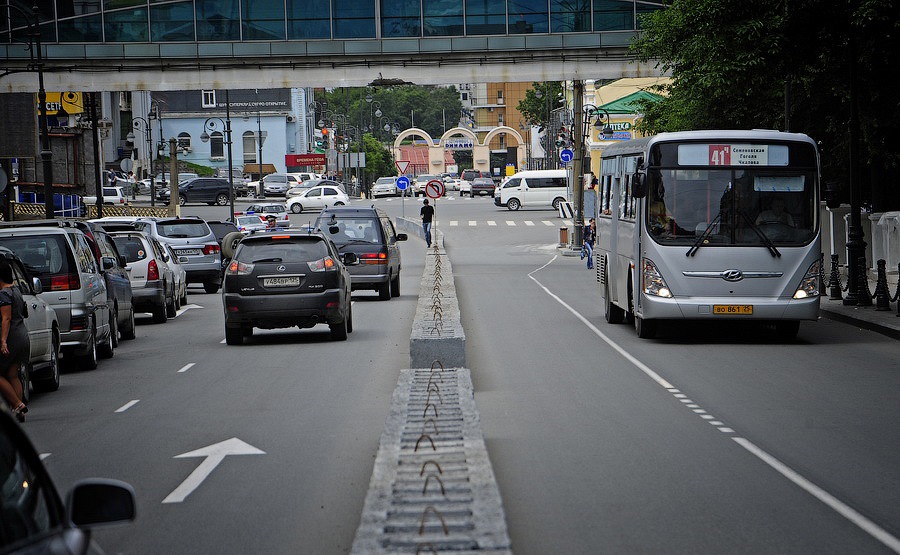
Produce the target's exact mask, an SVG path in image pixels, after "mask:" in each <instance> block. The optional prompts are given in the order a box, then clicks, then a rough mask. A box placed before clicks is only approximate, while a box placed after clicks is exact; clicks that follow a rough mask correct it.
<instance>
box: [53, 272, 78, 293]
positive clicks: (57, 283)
mask: <svg viewBox="0 0 900 555" xmlns="http://www.w3.org/2000/svg"><path fill="white" fill-rule="evenodd" d="M73 289H81V278H80V277H79V276H78V274H60V275H57V276H52V277H51V278H50V290H51V291H71V290H73Z"/></svg>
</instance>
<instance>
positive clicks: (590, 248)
mask: <svg viewBox="0 0 900 555" xmlns="http://www.w3.org/2000/svg"><path fill="white" fill-rule="evenodd" d="M596 240H597V222H595V221H594V218H591V221H590V222H589V223H588V225H586V226H584V244H583V245H582V247H581V259H582V260H584V259H585V258H587V269H588V270H590V269H592V268H593V267H594V241H596Z"/></svg>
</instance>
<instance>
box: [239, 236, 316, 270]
mask: <svg viewBox="0 0 900 555" xmlns="http://www.w3.org/2000/svg"><path fill="white" fill-rule="evenodd" d="M326 256H328V247H327V246H325V241H323V240H322V239H321V238H319V237H291V238H290V239H272V240H268V241H266V240H262V241H242V242H241V244H240V245H239V246H238V251H237V252H236V253H235V256H234V257H235V259H236V260H240V261H242V262H246V263H248V264H253V263H256V262H263V261H266V262H282V261H290V262H295V261H298V260H300V261H303V260H318V259H320V258H324V257H326Z"/></svg>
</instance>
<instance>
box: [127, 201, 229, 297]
mask: <svg viewBox="0 0 900 555" xmlns="http://www.w3.org/2000/svg"><path fill="white" fill-rule="evenodd" d="M134 226H135V229H137V230H138V231H143V232H144V233H146V234H148V235H149V236H150V237H153V238H154V239H156V240H157V241H159V242H161V243H168V244H170V245H172V248H173V249H175V254H177V255H178V259H179V260H180V261H181V264H182V266H184V270H185V271H186V272H187V277H188V283H202V284H203V289H204V290H205V291H206V292H207V293H215V292H216V291H218V290H219V286H220V285H221V284H222V255H221V251H222V247H220V246H219V242H218V241H217V240H216V236H215V234H214V233H213V232H212V230H211V229H210V228H209V225H207V223H206V222H204V221H203V220H201V219H200V218H194V217H186V218H140V219H138V220H135V222H134Z"/></svg>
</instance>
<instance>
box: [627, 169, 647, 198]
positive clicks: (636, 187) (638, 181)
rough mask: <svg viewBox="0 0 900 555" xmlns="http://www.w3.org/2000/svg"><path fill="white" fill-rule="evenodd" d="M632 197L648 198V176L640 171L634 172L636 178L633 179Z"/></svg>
mask: <svg viewBox="0 0 900 555" xmlns="http://www.w3.org/2000/svg"><path fill="white" fill-rule="evenodd" d="M631 196H632V197H634V198H644V197H645V196H647V174H645V173H642V172H640V171H636V172H634V176H633V177H632V178H631Z"/></svg>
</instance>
